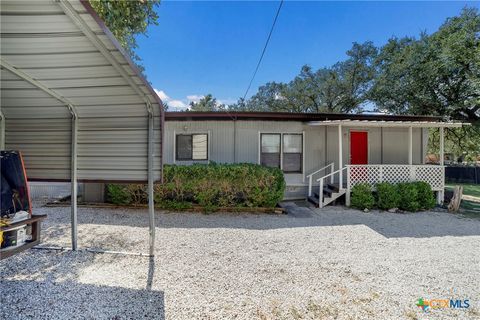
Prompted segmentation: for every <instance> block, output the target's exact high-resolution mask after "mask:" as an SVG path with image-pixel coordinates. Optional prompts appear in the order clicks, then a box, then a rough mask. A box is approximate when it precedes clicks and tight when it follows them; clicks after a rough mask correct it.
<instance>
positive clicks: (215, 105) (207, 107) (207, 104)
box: [188, 94, 225, 111]
mask: <svg viewBox="0 0 480 320" xmlns="http://www.w3.org/2000/svg"><path fill="white" fill-rule="evenodd" d="M222 110H225V105H224V104H222V103H220V102H218V101H217V98H214V97H213V96H212V95H211V94H207V95H206V96H204V97H202V98H201V99H200V100H198V101H192V102H190V104H189V109H188V111H222Z"/></svg>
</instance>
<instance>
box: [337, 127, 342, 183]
mask: <svg viewBox="0 0 480 320" xmlns="http://www.w3.org/2000/svg"><path fill="white" fill-rule="evenodd" d="M342 168H343V134H342V125H341V124H339V125H338V169H339V170H340V172H339V173H338V180H339V181H338V186H339V188H340V189H342V188H343V171H342Z"/></svg>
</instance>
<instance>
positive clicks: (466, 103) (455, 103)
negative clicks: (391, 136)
mask: <svg viewBox="0 0 480 320" xmlns="http://www.w3.org/2000/svg"><path fill="white" fill-rule="evenodd" d="M375 65H376V67H377V70H378V75H377V77H376V79H375V85H374V86H373V88H372V90H371V91H370V94H369V98H370V99H371V100H372V102H374V103H375V104H376V105H377V108H378V109H381V110H386V111H389V112H392V113H396V114H407V113H408V114H420V115H438V116H442V117H444V118H447V119H457V120H467V121H478V120H479V119H480V113H479V110H480V15H479V13H478V9H476V8H465V9H464V10H463V11H462V13H461V14H460V15H459V16H457V17H453V18H449V19H447V21H446V22H445V23H444V24H443V25H442V26H441V27H440V28H439V30H438V31H437V32H435V33H433V34H431V35H427V34H421V36H420V37H419V39H415V38H402V39H397V38H392V39H390V40H389V41H388V43H387V44H386V45H385V46H383V47H382V48H381V50H380V54H379V55H378V57H377V59H376V63H375Z"/></svg>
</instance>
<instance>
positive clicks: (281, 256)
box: [0, 207, 480, 319]
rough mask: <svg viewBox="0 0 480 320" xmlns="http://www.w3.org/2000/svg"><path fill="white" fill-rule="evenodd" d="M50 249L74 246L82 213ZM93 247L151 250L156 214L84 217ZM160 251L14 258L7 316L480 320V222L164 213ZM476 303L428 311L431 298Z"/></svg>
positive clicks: (62, 214)
mask: <svg viewBox="0 0 480 320" xmlns="http://www.w3.org/2000/svg"><path fill="white" fill-rule="evenodd" d="M35 211H36V212H37V213H46V214H48V215H49V217H48V220H46V222H45V223H44V234H43V244H42V245H52V246H59V245H60V246H61V245H65V246H68V245H69V231H70V230H69V214H70V211H69V208H37V209H36V210H35ZM79 223H80V225H79V246H80V247H81V248H86V247H94V248H103V249H110V250H123V251H132V252H147V243H148V241H147V239H148V228H147V225H148V218H147V214H146V210H125V209H93V208H80V209H79ZM156 232H157V238H156V246H157V249H156V256H155V258H154V259H150V258H148V257H140V256H127V255H113V254H94V253H90V252H87V251H84V250H81V251H78V252H71V251H64V252H58V251H45V250H30V251H28V252H25V253H22V254H19V255H17V256H15V257H12V258H9V259H6V260H4V261H2V262H1V263H0V272H1V285H0V292H1V294H0V299H1V301H0V302H1V306H0V318H1V319H31V318H35V319H139V318H142V319H231V318H236V319H417V318H418V319H424V318H428V319H452V318H456V319H473V318H477V319H478V318H480V288H479V287H480V286H479V284H480V249H479V248H480V220H474V219H467V218H463V217H461V216H455V215H451V214H448V213H444V212H426V213H416V214H394V213H383V212H382V213H379V212H371V213H363V212H358V211H353V210H348V209H344V208H341V207H328V208H325V209H324V210H322V211H319V210H317V211H316V213H315V214H314V215H313V216H312V217H308V218H292V217H289V216H285V215H266V214H258V215H256V214H220V213H219V214H212V215H202V214H190V213H164V212H157V229H156ZM420 297H424V298H426V299H433V298H454V299H462V300H463V299H469V300H470V305H471V307H470V308H468V309H450V308H449V309H439V310H432V311H431V312H430V313H428V314H426V313H423V311H421V310H420V309H419V308H418V307H417V306H415V302H416V300H417V299H418V298H420Z"/></svg>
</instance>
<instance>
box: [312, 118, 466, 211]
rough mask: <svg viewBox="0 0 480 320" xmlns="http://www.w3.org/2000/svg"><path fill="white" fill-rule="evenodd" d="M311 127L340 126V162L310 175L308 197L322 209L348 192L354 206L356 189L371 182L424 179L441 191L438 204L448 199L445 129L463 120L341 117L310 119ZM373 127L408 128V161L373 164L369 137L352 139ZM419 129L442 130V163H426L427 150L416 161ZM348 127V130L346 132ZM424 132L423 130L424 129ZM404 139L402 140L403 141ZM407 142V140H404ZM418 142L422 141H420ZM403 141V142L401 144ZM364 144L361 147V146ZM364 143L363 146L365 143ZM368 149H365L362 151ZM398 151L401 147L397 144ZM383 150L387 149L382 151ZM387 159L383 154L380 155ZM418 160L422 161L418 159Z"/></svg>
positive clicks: (346, 200) (453, 126) (347, 200)
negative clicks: (389, 119)
mask: <svg viewBox="0 0 480 320" xmlns="http://www.w3.org/2000/svg"><path fill="white" fill-rule="evenodd" d="M309 125H311V126H329V127H332V126H333V127H336V129H337V138H338V141H337V143H336V144H337V151H338V156H337V157H338V158H337V159H338V161H336V163H335V161H334V162H330V163H328V164H326V165H325V166H323V167H321V168H319V169H318V170H316V171H314V172H312V173H310V174H309V175H306V176H305V178H306V182H308V199H309V200H310V201H311V202H313V203H315V204H316V205H318V207H319V208H322V207H324V206H326V205H328V204H330V203H331V202H333V201H335V200H336V199H338V198H340V197H341V196H343V195H345V203H346V205H347V206H349V205H350V193H351V190H352V188H353V187H354V186H355V185H356V184H359V183H368V184H370V185H372V187H374V186H375V185H376V184H377V183H380V182H390V183H400V182H414V181H424V182H427V183H428V184H430V186H431V187H432V190H433V191H435V192H436V194H437V203H438V204H441V203H442V201H443V198H444V188H445V166H444V136H445V135H444V128H457V127H461V126H462V125H464V124H462V123H448V122H418V121H366V120H338V121H316V122H310V123H309ZM369 128H382V129H383V128H403V129H407V130H406V131H407V136H406V137H405V138H403V139H402V140H407V145H408V148H406V150H404V153H403V152H401V151H400V152H401V153H403V154H405V153H406V154H407V155H408V160H407V161H406V163H398V164H396V163H394V164H392V163H372V162H373V161H371V160H370V159H372V158H373V159H375V158H377V159H378V157H374V156H372V155H370V152H371V150H370V146H369V142H368V138H367V139H366V140H365V142H362V140H354V139H353V138H351V136H352V133H355V134H356V133H361V132H368V131H367V130H368V129H369ZM415 128H421V129H429V128H438V130H439V133H440V152H439V154H440V155H441V156H440V164H439V165H426V164H425V163H424V155H423V153H424V151H423V147H422V148H421V149H422V156H421V160H420V161H421V162H420V163H414V161H413V158H414V157H413V155H414V147H415V143H414V140H413V130H414V129H415ZM345 130H346V132H345ZM422 132H423V130H422ZM345 135H348V140H347V143H349V144H350V145H349V146H346V147H347V148H346V149H347V152H348V153H347V154H348V155H349V159H348V161H344V153H345V148H344V136H345ZM399 142H400V141H399ZM402 142H403V141H402ZM417 143H418V142H417ZM399 144H400V143H399ZM359 145H361V146H359ZM362 145H363V146H362ZM362 148H364V149H365V150H362ZM394 148H395V150H396V151H397V152H398V149H397V148H396V147H395V146H394ZM382 152H383V151H382ZM380 158H381V159H383V157H380ZM417 162H418V160H417Z"/></svg>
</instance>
